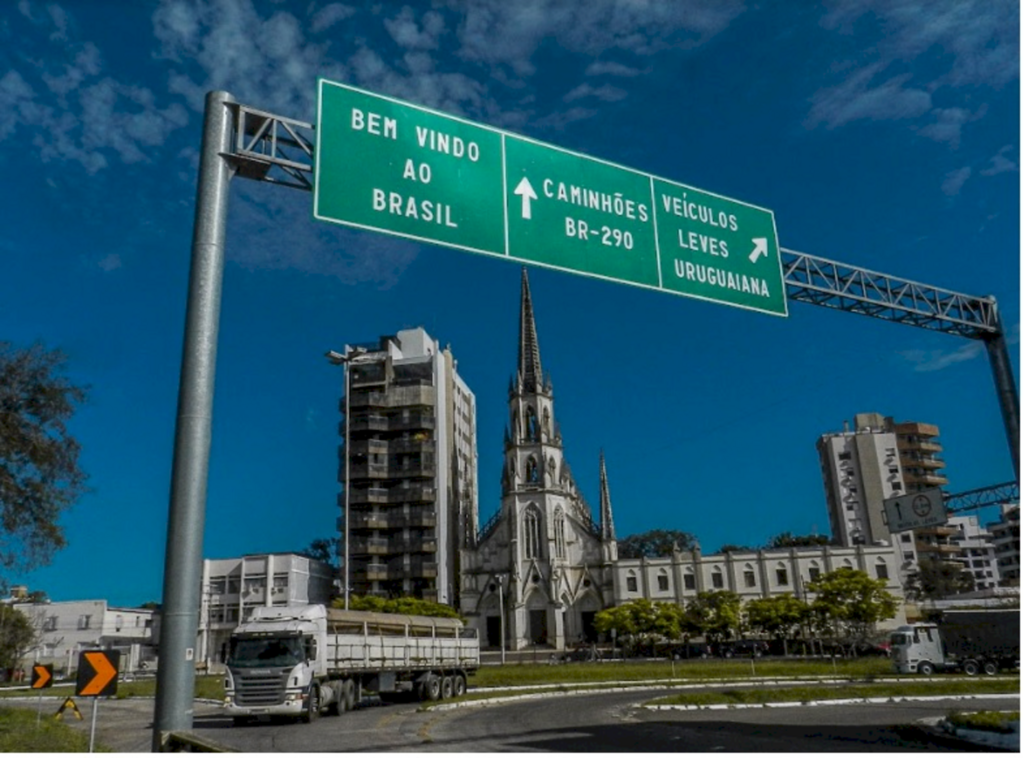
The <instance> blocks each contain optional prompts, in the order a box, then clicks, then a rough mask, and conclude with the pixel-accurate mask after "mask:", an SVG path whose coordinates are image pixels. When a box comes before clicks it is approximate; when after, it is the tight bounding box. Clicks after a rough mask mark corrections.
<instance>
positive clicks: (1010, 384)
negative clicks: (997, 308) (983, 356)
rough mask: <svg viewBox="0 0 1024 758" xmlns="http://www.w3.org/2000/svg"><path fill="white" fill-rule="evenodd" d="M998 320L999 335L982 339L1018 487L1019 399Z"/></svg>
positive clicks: (1001, 322) (1003, 335)
mask: <svg viewBox="0 0 1024 758" xmlns="http://www.w3.org/2000/svg"><path fill="white" fill-rule="evenodd" d="M997 318H998V319H999V333H998V334H994V335H991V336H989V335H986V336H985V337H983V339H984V341H985V348H986V349H987V350H988V360H989V363H990V364H991V366H992V378H993V379H994V380H995V383H996V394H997V395H998V396H999V409H1000V411H1002V414H1003V426H1004V427H1006V439H1007V442H1009V443H1010V455H1011V456H1012V457H1013V473H1014V476H1015V477H1016V478H1017V484H1018V485H1020V399H1019V398H1018V396H1017V386H1016V385H1015V384H1014V381H1013V366H1011V365H1010V353H1009V351H1008V350H1007V348H1006V336H1005V334H1004V331H1003V320H1002V317H1000V316H998V314H997Z"/></svg>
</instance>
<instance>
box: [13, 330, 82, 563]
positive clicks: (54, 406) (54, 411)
mask: <svg viewBox="0 0 1024 758" xmlns="http://www.w3.org/2000/svg"><path fill="white" fill-rule="evenodd" d="M64 364H65V358H64V355H63V354H62V353H61V352H60V351H57V350H54V351H48V350H46V349H45V348H44V347H43V346H42V345H39V344H36V345H33V346H32V347H30V348H27V349H17V348H15V347H14V346H12V345H11V343H9V342H0V567H2V568H3V569H5V570H7V571H14V572H24V571H28V570H30V569H32V568H36V567H38V566H45V565H46V564H48V563H49V562H50V560H51V558H52V556H53V553H54V552H55V551H56V550H60V549H61V548H63V547H64V546H65V545H66V544H67V541H66V539H65V537H64V529H63V528H62V527H61V525H60V523H59V521H60V517H61V514H62V513H63V512H64V511H66V510H67V509H68V508H70V507H71V505H72V504H73V503H74V502H75V501H76V500H78V498H79V497H80V496H81V495H82V494H83V493H84V492H85V489H86V488H85V481H86V475H85V473H84V472H83V471H82V470H81V469H80V468H79V465H78V456H79V451H80V446H79V444H78V441H77V440H76V439H75V438H74V437H73V436H71V434H70V433H69V432H68V429H67V426H66V422H67V421H68V420H69V419H70V418H71V417H72V415H73V414H74V412H75V407H76V405H78V404H80V403H82V402H84V401H85V397H86V393H85V389H84V388H82V387H78V386H75V385H74V384H72V383H71V382H70V381H69V380H68V379H67V378H65V377H64V376H63V375H62V371H63V370H64Z"/></svg>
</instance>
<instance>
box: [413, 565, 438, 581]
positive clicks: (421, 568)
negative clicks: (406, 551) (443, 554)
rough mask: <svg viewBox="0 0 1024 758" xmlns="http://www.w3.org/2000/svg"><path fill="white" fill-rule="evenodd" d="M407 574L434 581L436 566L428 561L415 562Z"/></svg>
mask: <svg viewBox="0 0 1024 758" xmlns="http://www.w3.org/2000/svg"><path fill="white" fill-rule="evenodd" d="M409 574H410V575H411V576H413V577H417V578H419V577H422V578H424V579H435V578H437V564H436V563H433V562H428V561H422V562H420V561H416V562H414V563H413V564H412V565H411V566H410V567H409Z"/></svg>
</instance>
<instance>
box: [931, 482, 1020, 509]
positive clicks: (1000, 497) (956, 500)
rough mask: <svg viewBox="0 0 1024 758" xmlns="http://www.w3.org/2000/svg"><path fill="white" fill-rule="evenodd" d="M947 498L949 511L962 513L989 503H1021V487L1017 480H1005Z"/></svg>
mask: <svg viewBox="0 0 1024 758" xmlns="http://www.w3.org/2000/svg"><path fill="white" fill-rule="evenodd" d="M945 500H946V512H947V513H962V512H964V511H973V510H975V509H976V508H983V507H985V506H987V505H1002V504H1003V503H1019V502H1020V487H1018V486H1017V482H1005V483H1003V484H995V485H992V486H991V487H979V488H978V489H976V490H968V491H967V492H960V493H957V494H955V495H947V496H946V498H945Z"/></svg>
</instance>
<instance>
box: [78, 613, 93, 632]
mask: <svg viewBox="0 0 1024 758" xmlns="http://www.w3.org/2000/svg"><path fill="white" fill-rule="evenodd" d="M91 623H92V615H91V614H88V613H83V614H82V615H81V616H79V617H78V628H79V629H88V628H89V625H90V624H91Z"/></svg>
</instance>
